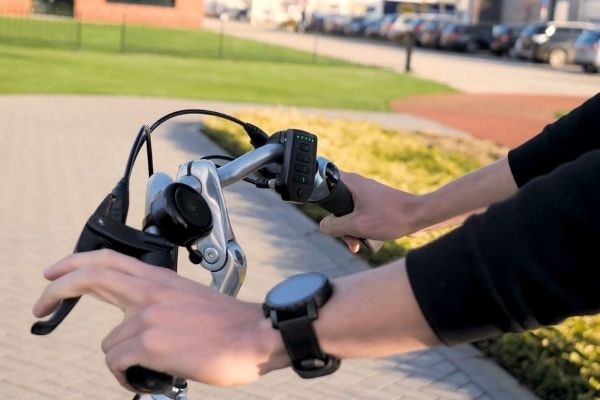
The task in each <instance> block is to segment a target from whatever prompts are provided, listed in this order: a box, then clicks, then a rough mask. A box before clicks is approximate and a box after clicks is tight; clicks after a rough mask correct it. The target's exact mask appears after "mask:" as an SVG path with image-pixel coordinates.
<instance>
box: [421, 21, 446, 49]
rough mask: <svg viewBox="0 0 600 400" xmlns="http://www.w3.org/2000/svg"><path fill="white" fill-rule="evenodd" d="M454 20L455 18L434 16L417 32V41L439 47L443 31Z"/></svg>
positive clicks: (428, 45)
mask: <svg viewBox="0 0 600 400" xmlns="http://www.w3.org/2000/svg"><path fill="white" fill-rule="evenodd" d="M452 22H453V20H452V19H449V18H448V17H445V18H433V19H430V20H428V21H426V22H425V23H424V24H423V25H421V27H422V28H421V29H420V30H419V31H418V32H417V37H416V39H417V43H418V44H419V45H421V46H423V47H430V48H433V49H437V48H439V47H440V39H441V38H442V31H443V30H444V28H446V26H447V25H448V24H450V23H452Z"/></svg>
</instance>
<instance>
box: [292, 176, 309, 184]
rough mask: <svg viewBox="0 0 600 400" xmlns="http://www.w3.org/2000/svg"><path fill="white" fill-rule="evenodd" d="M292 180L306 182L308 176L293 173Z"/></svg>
mask: <svg viewBox="0 0 600 400" xmlns="http://www.w3.org/2000/svg"><path fill="white" fill-rule="evenodd" d="M294 182H296V183H304V184H307V183H308V176H306V175H302V174H295V175H294Z"/></svg>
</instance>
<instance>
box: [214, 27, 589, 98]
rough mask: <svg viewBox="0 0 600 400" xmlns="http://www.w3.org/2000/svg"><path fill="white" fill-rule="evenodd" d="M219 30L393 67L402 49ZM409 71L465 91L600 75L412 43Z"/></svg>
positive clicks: (577, 86) (584, 80)
mask: <svg viewBox="0 0 600 400" xmlns="http://www.w3.org/2000/svg"><path fill="white" fill-rule="evenodd" d="M204 26H205V28H206V29H208V30H213V31H220V29H221V23H220V22H219V21H218V20H214V19H206V21H205V23H204ZM224 31H225V32H226V33H227V34H229V35H233V36H238V37H243V38H246V39H252V40H256V41H261V42H266V43H271V44H277V45H281V46H286V47H291V48H295V49H299V50H304V51H308V52H313V51H316V52H317V54H321V55H327V56H331V57H336V58H340V59H344V60H348V61H351V62H356V63H360V64H365V65H373V66H379V67H384V68H390V69H393V70H394V71H398V72H401V71H403V70H404V64H405V51H404V48H402V47H400V46H398V45H394V44H392V43H387V42H383V41H381V42H380V41H373V40H364V39H351V38H345V37H338V36H329V35H328V36H325V35H315V34H299V33H294V32H287V31H283V30H278V29H270V28H259V27H252V26H251V25H250V24H248V23H242V22H234V21H228V22H226V25H225V26H224ZM412 72H413V73H414V74H415V75H417V76H420V77H423V78H427V79H431V80H434V81H438V82H442V83H446V84H448V85H450V86H452V87H454V88H456V89H458V90H460V91H463V92H466V93H516V94H558V95H571V96H591V95H593V94H595V93H597V92H598V91H599V90H600V75H599V74H593V75H590V74H584V73H582V72H580V70H579V68H576V67H574V66H573V67H569V68H566V69H565V70H562V71H558V70H553V69H552V68H550V67H549V66H547V65H544V64H534V63H527V62H523V61H518V60H510V59H507V58H497V57H494V56H491V55H485V54H484V53H481V54H478V55H475V56H473V55H464V54H460V53H452V52H441V51H434V50H426V49H421V48H417V49H416V50H415V52H414V53H413V57H412Z"/></svg>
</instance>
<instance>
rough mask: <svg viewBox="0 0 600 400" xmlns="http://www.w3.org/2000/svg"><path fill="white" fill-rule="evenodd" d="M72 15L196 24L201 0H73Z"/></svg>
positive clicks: (200, 16)
mask: <svg viewBox="0 0 600 400" xmlns="http://www.w3.org/2000/svg"><path fill="white" fill-rule="evenodd" d="M73 15H74V16H75V17H77V18H80V19H81V20H83V21H90V22H91V21H94V22H109V23H122V22H126V23H128V24H143V25H158V26H170V27H181V28H199V27H201V26H202V22H203V20H204V0H75V1H74V8H73Z"/></svg>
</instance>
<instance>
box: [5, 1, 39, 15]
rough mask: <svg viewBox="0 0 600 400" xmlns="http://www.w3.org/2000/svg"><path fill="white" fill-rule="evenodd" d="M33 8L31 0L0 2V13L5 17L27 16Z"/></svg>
mask: <svg viewBox="0 0 600 400" xmlns="http://www.w3.org/2000/svg"><path fill="white" fill-rule="evenodd" d="M32 8H33V5H32V0H2V1H0V13H2V14H5V15H27V14H29V13H31V11H32Z"/></svg>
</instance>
